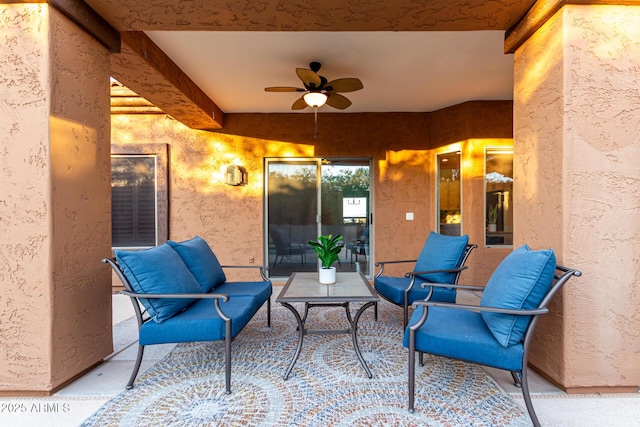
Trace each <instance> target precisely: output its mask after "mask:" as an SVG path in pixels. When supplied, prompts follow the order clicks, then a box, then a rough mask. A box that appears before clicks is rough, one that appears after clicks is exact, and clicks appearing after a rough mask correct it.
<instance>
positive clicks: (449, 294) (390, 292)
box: [375, 276, 456, 305]
mask: <svg viewBox="0 0 640 427" xmlns="http://www.w3.org/2000/svg"><path fill="white" fill-rule="evenodd" d="M409 283H411V279H410V278H407V277H393V276H380V277H377V278H376V279H375V287H376V291H377V292H378V293H379V294H380V295H382V296H384V297H385V298H386V299H388V300H389V301H391V302H393V303H394V304H397V305H404V290H405V289H407V286H409ZM422 283H424V280H420V278H416V283H415V284H414V285H413V288H412V289H411V291H409V301H408V303H409V304H413V302H414V301H417V300H422V299H425V298H426V297H427V295H428V294H429V289H430V288H429V287H425V288H424V289H423V288H421V287H420V285H421V284H422ZM430 301H440V302H455V301H456V291H455V289H448V288H440V287H436V288H434V289H433V295H431V299H430Z"/></svg>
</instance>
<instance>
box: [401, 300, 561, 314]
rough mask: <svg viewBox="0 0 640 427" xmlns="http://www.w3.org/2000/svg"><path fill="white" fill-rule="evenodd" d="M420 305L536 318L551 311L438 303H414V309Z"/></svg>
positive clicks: (544, 308)
mask: <svg viewBox="0 0 640 427" xmlns="http://www.w3.org/2000/svg"><path fill="white" fill-rule="evenodd" d="M420 305H421V306H426V307H446V308H453V309H456V310H468V311H475V312H477V313H481V312H483V311H485V312H491V313H502V314H514V315H516V316H535V315H537V314H545V313H548V312H549V309H548V308H546V307H543V308H529V309H518V308H501V307H490V306H484V305H465V304H455V303H451V302H437V301H415V302H414V303H413V306H414V307H417V306H420Z"/></svg>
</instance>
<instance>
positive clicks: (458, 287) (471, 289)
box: [420, 282, 484, 292]
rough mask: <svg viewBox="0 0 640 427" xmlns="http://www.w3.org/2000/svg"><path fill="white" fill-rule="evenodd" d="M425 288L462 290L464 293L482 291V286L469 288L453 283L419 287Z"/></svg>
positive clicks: (424, 284) (428, 283)
mask: <svg viewBox="0 0 640 427" xmlns="http://www.w3.org/2000/svg"><path fill="white" fill-rule="evenodd" d="M427 286H433V287H436V288H448V289H451V288H453V289H462V290H465V291H481V292H482V291H484V288H483V287H482V286H469V285H455V284H453V283H430V282H425V283H423V284H421V285H420V287H421V288H426V287H427Z"/></svg>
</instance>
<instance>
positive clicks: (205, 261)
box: [167, 236, 227, 292]
mask: <svg viewBox="0 0 640 427" xmlns="http://www.w3.org/2000/svg"><path fill="white" fill-rule="evenodd" d="M167 243H168V244H169V245H171V247H172V248H173V249H175V251H176V252H178V254H179V255H180V256H181V257H182V260H183V261H184V263H185V264H186V266H187V267H188V268H189V270H190V271H191V273H192V274H193V275H194V276H195V278H196V280H198V283H200V286H201V287H202V291H203V292H211V290H212V289H215V287H216V286H218V285H220V284H222V283H224V282H225V281H226V280H227V278H226V276H225V274H224V271H222V267H221V266H220V262H219V261H218V258H217V257H216V256H215V254H214V253H213V251H212V250H211V248H210V247H209V245H208V244H207V242H205V240H204V239H203V238H202V237H200V236H196V237H194V238H193V239H191V240H186V241H184V242H174V241H173V240H169V241H168V242H167Z"/></svg>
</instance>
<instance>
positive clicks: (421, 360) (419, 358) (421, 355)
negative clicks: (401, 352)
mask: <svg viewBox="0 0 640 427" xmlns="http://www.w3.org/2000/svg"><path fill="white" fill-rule="evenodd" d="M418 354H419V357H418V363H420V366H421V367H423V366H424V353H423V352H422V351H420V352H418Z"/></svg>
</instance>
